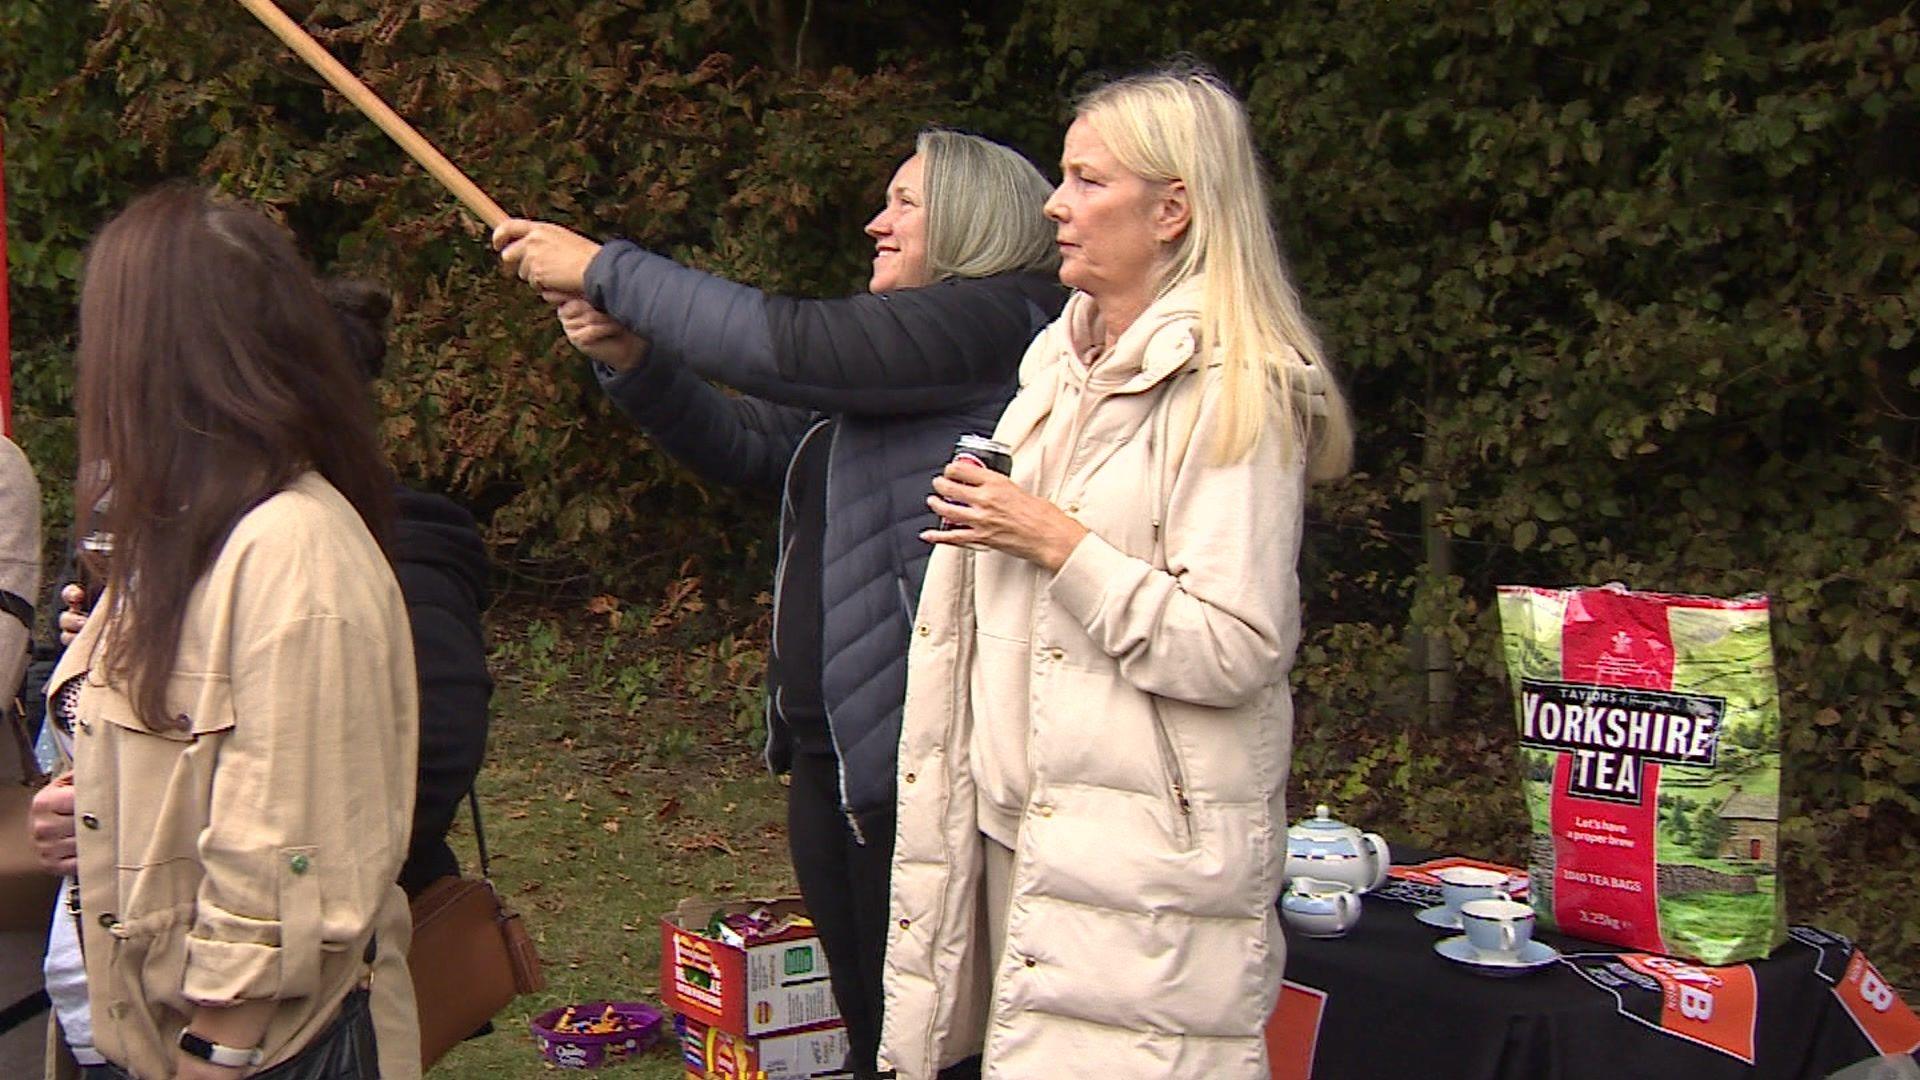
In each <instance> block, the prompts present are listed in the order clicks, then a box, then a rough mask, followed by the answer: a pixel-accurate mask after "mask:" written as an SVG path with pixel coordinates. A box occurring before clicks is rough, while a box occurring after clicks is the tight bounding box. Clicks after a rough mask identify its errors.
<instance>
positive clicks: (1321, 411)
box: [881, 71, 1352, 1080]
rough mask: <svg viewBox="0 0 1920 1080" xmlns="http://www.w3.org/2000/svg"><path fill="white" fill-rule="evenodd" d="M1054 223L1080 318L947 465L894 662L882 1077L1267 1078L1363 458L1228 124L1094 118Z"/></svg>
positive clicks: (1198, 88)
mask: <svg viewBox="0 0 1920 1080" xmlns="http://www.w3.org/2000/svg"><path fill="white" fill-rule="evenodd" d="M1061 171H1062V180H1061V183H1060V187H1059V188H1058V189H1057V190H1056V191H1055V192H1054V194H1053V196H1052V198H1051V199H1049V201H1048V203H1047V213H1048V216H1049V217H1051V218H1052V219H1053V221H1054V222H1055V225H1056V230H1057V241H1058V244H1059V247H1060V252H1061V268H1060V278H1061V281H1062V282H1064V283H1065V284H1067V285H1069V286H1072V287H1073V288H1074V289H1075V290H1076V292H1075V294H1074V295H1073V296H1072V298H1071V299H1069V301H1068V303H1067V306H1066V309H1065V311H1064V312H1062V314H1061V317H1060V318H1059V320H1058V321H1056V322H1055V323H1054V324H1053V325H1052V326H1050V327H1048V328H1047V329H1046V330H1045V331H1043V332H1042V333H1041V335H1040V337H1039V338H1038V339H1036V340H1035V341H1034V343H1033V345H1032V346H1031V347H1030V348H1029V349H1028V350H1027V354H1026V357H1025V359H1024V360H1023V361H1022V363H1021V367H1020V383H1021V389H1020V392H1019V394H1018V395H1017V396H1016V397H1015V398H1014V400H1013V402H1012V403H1011V404H1010V405H1009V406H1008V407H1007V411H1006V413H1005V415H1004V416H1003V417H1002V418H1001V420H1000V424H999V426H998V428H997V429H996V430H995V433H994V437H995V438H996V439H998V440H999V441H1001V442H1003V443H1006V444H1007V445H1009V446H1010V447H1011V448H1012V454H1013V470H1012V476H1011V477H1005V476H1001V475H999V474H997V473H994V472H991V471H989V470H986V469H982V468H979V467H977V466H975V465H973V464H970V463H955V464H952V465H950V466H948V467H947V468H946V470H945V471H944V473H943V474H942V475H941V476H940V477H938V478H936V479H935V480H934V482H933V489H934V494H933V495H932V496H931V497H930V498H929V499H928V503H929V505H930V506H931V508H932V509H934V510H935V511H936V512H937V513H939V514H940V515H941V516H942V517H943V518H946V519H948V520H949V521H950V522H952V523H953V527H952V528H948V529H944V530H929V531H928V532H926V533H925V534H923V539H925V540H927V541H928V542H930V543H932V544H934V545H936V548H937V550H936V554H935V555H934V557H933V560H932V562H931V564H930V566H929V568H928V571H927V580H926V587H925V590H924V591H923V593H922V595H921V601H920V609H919V617H918V620H917V623H916V628H915V635H914V639H913V651H912V654H911V657H910V659H909V676H908V688H907V706H906V718H905V724H904V729H903V731H902V734H901V743H900V755H899V756H900V793H901V794H900V805H899V831H898V835H897V840H896V847H895V854H894V872H893V898H892V912H891V922H890V923H889V927H890V933H889V939H888V951H887V968H886V986H887V999H886V1030H885V1033H884V1035H883V1039H882V1051H881V1060H882V1064H883V1066H884V1067H891V1068H894V1069H896V1070H898V1075H899V1076H900V1077H901V1078H902V1080H928V1078H931V1077H933V1076H934V1075H936V1073H937V1071H938V1070H939V1069H941V1068H942V1067H946V1066H950V1065H953V1064H954V1063H956V1062H959V1061H962V1060H964V1059H967V1058H969V1057H971V1056H972V1055H980V1054H983V1055H984V1056H983V1060H982V1063H981V1065H982V1069H983V1072H984V1075H986V1076H988V1077H998V1078H1004V1080H1023V1078H1026V1077H1034V1076H1052V1075H1063V1074H1068V1073H1071V1074H1072V1075H1086V1076H1100V1077H1102V1078H1103V1080H1125V1078H1133V1077H1138V1078H1141V1080H1146V1078H1155V1080H1159V1078H1164V1077H1207V1078H1209V1080H1230V1078H1235V1077H1246V1078H1253V1077H1264V1076H1266V1075H1267V1059H1266V1050H1265V1045H1264V1042H1263V1041H1262V1037H1261V1033H1262V1028H1263V1025H1264V1023H1265V1021H1266V1018H1267V1015H1268V1013H1269V1012H1270V1010H1271V1008H1272V1006H1273V1003H1274V1000H1275V997H1276V995H1277V993H1278V991H1279V986H1280V974H1281V967H1282V961H1283V958H1284V946H1283V942H1282V940H1281V936H1280V925H1279V922H1278V920H1277V919H1276V918H1275V911H1274V901H1275V898H1276V897H1277V896H1278V895H1279V892H1280V872H1281V865H1282V863H1283V861H1284V859H1285V855H1286V842H1285V821H1286V814H1285V808H1284V806H1283V795H1284V791H1285V786H1286V777H1287V767H1288V763H1289V760H1290V746H1291V737H1292V705H1291V699H1290V697H1289V693H1288V687H1287V674H1288V670H1289V668H1290V667H1291V665H1292V660H1293V653H1294V648H1295V645H1296V643H1297V641H1298V638H1299V633H1300V612H1299V589H1298V582H1297V578H1296V571H1295V564H1296V561H1297V557H1298V553H1299V547H1300V536H1301V521H1302V516H1303V502H1304V497H1305V489H1306V486H1307V484H1308V482H1309V481H1311V480H1318V479H1325V478H1331V477H1335V476H1338V475H1340V474H1342V473H1343V472H1345V470H1346V468H1347V466H1348V462H1349V459H1350V456H1351V452H1352V434H1351V430H1350V424H1349V421H1348V418H1347V411H1346V407H1345V404H1344V402H1343V400H1342V398H1341V396H1340V392H1339V390H1338V388H1337V386H1336V385H1335V383H1334V381H1333V379H1332V377H1331V375H1330V372H1329V370H1328V364H1327V360H1326V357H1325V356H1324V355H1323V354H1322V352H1321V349H1320V346H1319V344H1318V342H1317V341H1316V340H1315V337H1314V334H1313V331H1312V329H1311V328H1310V326H1309V325H1308V323H1307V320H1306V318H1305V316H1304V315H1303V313H1302V312H1301V308H1300V302H1299V299H1298V297H1297V296H1296V294H1295V291H1294V288H1293V286H1292V284H1291V283H1290V282H1289V281H1288V279H1287V275H1286V271H1285V268H1284V265H1283V263H1282V261H1281V257H1280V250H1279V245H1278V242H1277V240H1276V238H1275V234H1274V229H1273V226H1272V224H1271V222H1270V220H1269V217H1268V214H1267V210H1266V205H1265V198H1266V190H1267V189H1266V185H1265V183H1264V181H1263V178H1262V176H1261V173H1260V169H1259V167H1258V165H1257V162H1256V160H1255V153H1254V149H1253V141H1252V137H1251V134H1250V132H1249V129H1248V124H1247V120H1246V115H1245V112H1244V110H1243V109H1242V107H1241V105H1240V103H1239V102H1238V101H1237V100H1235V98H1234V97H1233V95H1232V93H1231V92H1230V91H1229V90H1228V89H1227V88H1226V87H1225V86H1223V85H1222V84H1221V83H1220V81H1219V80H1218V79H1217V78H1215V77H1213V76H1211V75H1209V74H1206V73H1203V72H1193V71H1168V72H1161V73H1155V74H1149V75H1142V76H1136V77H1132V78H1127V79H1122V80H1120V81H1118V82H1115V83H1112V84H1110V85H1107V86H1105V87H1103V88H1101V89H1099V90H1097V91H1095V92H1094V93H1093V94H1091V95H1089V96H1088V97H1087V98H1086V99H1085V100H1083V101H1082V102H1081V103H1080V106H1079V109H1078V113H1077V116H1076V118H1075V120H1074V122H1073V125H1072V127H1071V128H1069V130H1068V132H1067V136H1066V144H1065V152H1064V153H1063V155H1062V158H1061Z"/></svg>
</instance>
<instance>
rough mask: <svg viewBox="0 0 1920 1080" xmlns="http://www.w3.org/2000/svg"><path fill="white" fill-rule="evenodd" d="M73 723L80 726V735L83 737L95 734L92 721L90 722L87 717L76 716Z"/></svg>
mask: <svg viewBox="0 0 1920 1080" xmlns="http://www.w3.org/2000/svg"><path fill="white" fill-rule="evenodd" d="M73 722H74V723H76V724H78V725H80V734H82V735H91V734H93V723H92V721H90V720H88V719H87V718H86V717H84V716H76V717H74V718H73Z"/></svg>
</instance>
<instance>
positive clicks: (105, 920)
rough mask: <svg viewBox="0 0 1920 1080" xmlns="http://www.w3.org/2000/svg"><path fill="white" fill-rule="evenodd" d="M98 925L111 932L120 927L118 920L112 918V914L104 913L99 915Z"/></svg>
mask: <svg viewBox="0 0 1920 1080" xmlns="http://www.w3.org/2000/svg"><path fill="white" fill-rule="evenodd" d="M100 925H101V926H104V927H106V928H107V929H109V930H111V929H113V928H114V927H116V926H119V925H120V920H119V919H116V918H114V917H113V912H111V911H105V912H101V914H100Z"/></svg>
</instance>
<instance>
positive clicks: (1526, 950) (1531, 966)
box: [1433, 934, 1560, 979]
mask: <svg viewBox="0 0 1920 1080" xmlns="http://www.w3.org/2000/svg"><path fill="white" fill-rule="evenodd" d="M1433 951H1434V952H1437V953H1439V954H1440V955H1441V956H1444V957H1446V958H1447V959H1449V960H1451V961H1453V962H1454V963H1456V964H1459V965H1461V966H1462V967H1465V968H1467V969H1468V970H1470V971H1473V972H1475V973H1477V974H1480V975H1490V976H1492V977H1494V978H1496V979H1499V978H1507V977H1509V976H1513V975H1525V974H1527V973H1529V972H1534V971H1539V970H1540V969H1541V968H1544V967H1547V966H1549V965H1551V964H1553V963H1554V962H1555V961H1557V960H1559V959H1560V952H1559V950H1557V949H1555V948H1554V947H1553V946H1551V945H1548V944H1547V943H1546V942H1544V941H1529V942H1527V943H1526V944H1525V945H1523V946H1521V948H1520V952H1519V954H1518V955H1517V956H1514V957H1512V958H1506V957H1498V956H1489V955H1487V954H1486V953H1483V952H1481V951H1480V950H1478V949H1476V948H1474V947H1473V943H1472V942H1470V941H1468V940H1467V936H1466V935H1465V934H1457V935H1455V936H1453V937H1450V938H1446V939H1444V940H1441V941H1438V942H1435V943H1434V946H1433Z"/></svg>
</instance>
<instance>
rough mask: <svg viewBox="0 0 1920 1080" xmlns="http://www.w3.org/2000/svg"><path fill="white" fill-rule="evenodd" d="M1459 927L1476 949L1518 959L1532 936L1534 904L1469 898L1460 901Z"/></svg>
mask: <svg viewBox="0 0 1920 1080" xmlns="http://www.w3.org/2000/svg"><path fill="white" fill-rule="evenodd" d="M1460 927H1461V929H1463V930H1465V931H1466V932H1467V941H1468V943H1469V944H1471V945H1472V946H1473V950H1474V951H1475V952H1477V953H1479V954H1480V955H1482V956H1485V957H1488V958H1489V959H1494V960H1514V959H1518V957H1519V955H1520V950H1521V949H1523V948H1525V947H1526V944H1527V942H1529V941H1532V940H1533V908H1531V907H1529V906H1528V905H1526V904H1522V903H1520V902H1519V901H1517V900H1507V899H1504V898H1499V897H1496V898H1494V899H1490V900H1489V899H1481V900H1469V901H1467V902H1466V903H1464V904H1461V905H1460Z"/></svg>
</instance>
